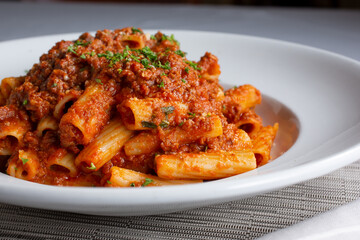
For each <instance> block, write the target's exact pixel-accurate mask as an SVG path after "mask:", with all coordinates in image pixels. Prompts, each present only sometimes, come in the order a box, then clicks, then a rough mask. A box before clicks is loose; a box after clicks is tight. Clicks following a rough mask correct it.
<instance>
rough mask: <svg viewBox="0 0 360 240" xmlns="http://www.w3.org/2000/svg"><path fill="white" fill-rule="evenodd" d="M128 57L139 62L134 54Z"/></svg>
mask: <svg viewBox="0 0 360 240" xmlns="http://www.w3.org/2000/svg"><path fill="white" fill-rule="evenodd" d="M130 58H132V59H133V60H134V61H135V62H138V63H139V62H140V60H139V57H137V56H135V55H130Z"/></svg>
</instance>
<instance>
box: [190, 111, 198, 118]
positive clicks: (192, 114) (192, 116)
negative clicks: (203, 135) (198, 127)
mask: <svg viewBox="0 0 360 240" xmlns="http://www.w3.org/2000/svg"><path fill="white" fill-rule="evenodd" d="M188 115H189V116H190V118H194V117H196V114H195V113H191V112H188Z"/></svg>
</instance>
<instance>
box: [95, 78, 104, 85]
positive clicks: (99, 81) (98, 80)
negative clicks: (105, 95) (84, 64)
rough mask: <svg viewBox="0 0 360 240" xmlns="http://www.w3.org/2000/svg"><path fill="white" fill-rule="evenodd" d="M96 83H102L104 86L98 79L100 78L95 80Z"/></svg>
mask: <svg viewBox="0 0 360 240" xmlns="http://www.w3.org/2000/svg"><path fill="white" fill-rule="evenodd" d="M95 82H97V83H100V84H101V85H103V83H102V82H101V80H100V79H98V78H96V79H95Z"/></svg>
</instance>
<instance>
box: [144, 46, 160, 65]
mask: <svg viewBox="0 0 360 240" xmlns="http://www.w3.org/2000/svg"><path fill="white" fill-rule="evenodd" d="M140 52H141V53H142V54H143V55H144V56H145V57H146V58H148V59H149V60H150V61H156V60H157V55H156V53H155V52H153V51H152V50H151V49H150V48H149V47H148V46H146V47H144V48H142V49H141V50H140Z"/></svg>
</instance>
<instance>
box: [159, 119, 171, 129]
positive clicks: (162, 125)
mask: <svg viewBox="0 0 360 240" xmlns="http://www.w3.org/2000/svg"><path fill="white" fill-rule="evenodd" d="M169 124H170V123H169V122H168V121H166V120H162V121H161V123H160V124H159V126H160V127H161V128H167V127H168V126H169Z"/></svg>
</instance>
